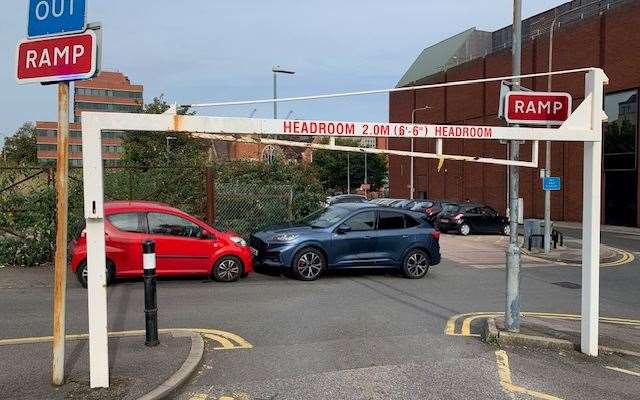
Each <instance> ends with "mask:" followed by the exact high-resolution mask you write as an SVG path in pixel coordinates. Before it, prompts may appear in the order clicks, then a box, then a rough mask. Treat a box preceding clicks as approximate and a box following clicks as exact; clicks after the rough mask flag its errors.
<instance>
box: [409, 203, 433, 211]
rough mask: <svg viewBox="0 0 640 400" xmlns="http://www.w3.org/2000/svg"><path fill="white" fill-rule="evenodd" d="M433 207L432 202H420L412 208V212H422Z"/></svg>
mask: <svg viewBox="0 0 640 400" xmlns="http://www.w3.org/2000/svg"><path fill="white" fill-rule="evenodd" d="M429 207H433V203H432V202H430V201H420V202H418V203H416V204H415V205H414V206H413V207H411V210H412V211H417V210H422V209H425V208H429Z"/></svg>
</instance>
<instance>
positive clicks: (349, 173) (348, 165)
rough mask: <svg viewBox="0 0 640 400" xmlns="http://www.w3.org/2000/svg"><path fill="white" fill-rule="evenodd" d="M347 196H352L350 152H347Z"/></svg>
mask: <svg viewBox="0 0 640 400" xmlns="http://www.w3.org/2000/svg"><path fill="white" fill-rule="evenodd" d="M347 194H351V162H350V161H349V152H348V151H347Z"/></svg>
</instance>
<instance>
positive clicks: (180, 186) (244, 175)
mask: <svg viewBox="0 0 640 400" xmlns="http://www.w3.org/2000/svg"><path fill="white" fill-rule="evenodd" d="M213 168H214V171H215V183H216V191H217V199H216V225H217V226H218V227H219V228H221V229H224V230H233V231H235V232H237V233H239V234H241V235H243V236H245V237H246V236H248V235H249V234H251V233H253V232H255V231H256V230H259V229H263V228H265V227H267V226H269V225H274V224H281V223H286V222H289V221H291V220H296V219H299V218H301V217H302V216H304V215H307V214H309V213H311V212H313V211H315V210H317V209H318V208H319V207H320V206H321V202H322V200H323V198H324V194H323V189H322V186H321V185H320V183H319V180H318V177H317V173H316V170H315V169H313V168H312V167H310V166H307V165H304V164H298V163H286V162H279V163H274V164H266V163H262V162H255V161H231V162H225V163H219V164H217V165H215V166H214V167H213ZM24 176H26V175H25V174H24V173H22V174H18V173H14V174H13V175H11V176H7V175H6V174H5V175H3V176H0V188H3V187H8V186H9V185H10V184H11V183H12V182H16V181H18V180H20V179H21V178H23V177H24ZM104 184H105V198H106V200H107V201H109V200H127V199H134V200H151V201H159V202H163V203H167V204H170V205H172V206H174V207H177V208H179V209H181V210H183V211H185V212H187V213H190V214H192V215H194V216H197V217H199V218H202V219H204V216H205V214H206V213H205V210H206V170H205V169H203V168H202V167H196V168H194V167H193V166H185V167H184V168H182V167H175V166H173V167H171V168H162V167H145V168H113V169H112V168H107V169H105V172H104ZM55 208H56V207H55V191H54V189H53V183H52V181H48V180H46V179H44V176H41V177H39V178H34V179H32V180H30V181H28V182H25V183H23V184H21V185H19V186H17V187H16V188H14V189H11V190H8V191H5V192H4V193H0V265H15V266H33V265H39V264H43V263H47V262H51V261H52V260H53V256H54V251H55ZM83 226H84V216H83V194H82V170H79V169H73V170H71V171H70V180H69V229H68V239H69V241H70V242H71V241H72V240H73V239H75V238H77V237H78V235H79V234H80V231H81V230H82V228H83Z"/></svg>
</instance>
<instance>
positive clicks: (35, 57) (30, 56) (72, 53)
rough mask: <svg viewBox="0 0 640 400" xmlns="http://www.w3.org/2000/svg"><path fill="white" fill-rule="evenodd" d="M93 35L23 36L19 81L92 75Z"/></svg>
mask: <svg viewBox="0 0 640 400" xmlns="http://www.w3.org/2000/svg"><path fill="white" fill-rule="evenodd" d="M96 48H97V44H96V35H95V34H94V33H93V31H86V32H85V33H81V34H79V35H67V36H57V37H51V38H46V39H36V40H24V41H22V42H20V43H18V54H17V61H16V73H17V75H16V77H17V80H18V83H31V82H56V81H71V80H76V79H86V78H91V77H92V76H93V75H94V74H95V72H96V60H97V51H96Z"/></svg>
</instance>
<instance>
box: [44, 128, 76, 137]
mask: <svg viewBox="0 0 640 400" xmlns="http://www.w3.org/2000/svg"><path fill="white" fill-rule="evenodd" d="M36 136H38V137H56V136H58V131H57V130H56V129H36ZM69 136H70V137H72V138H80V137H82V131H75V130H73V131H72V130H70V131H69Z"/></svg>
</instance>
